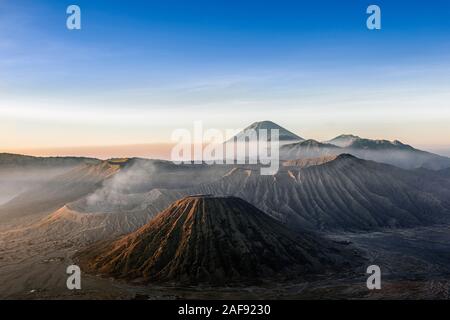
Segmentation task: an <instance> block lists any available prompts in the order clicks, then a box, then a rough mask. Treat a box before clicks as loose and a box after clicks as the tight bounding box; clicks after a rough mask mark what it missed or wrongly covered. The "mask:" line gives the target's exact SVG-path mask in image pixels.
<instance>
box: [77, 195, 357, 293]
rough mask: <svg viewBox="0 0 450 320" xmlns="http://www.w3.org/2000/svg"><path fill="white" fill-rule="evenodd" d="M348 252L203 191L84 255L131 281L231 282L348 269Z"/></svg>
mask: <svg viewBox="0 0 450 320" xmlns="http://www.w3.org/2000/svg"><path fill="white" fill-rule="evenodd" d="M343 256H344V257H345V253H344V254H343V252H342V251H340V250H337V249H336V248H335V247H334V244H331V243H330V242H328V241H326V240H324V239H321V238H318V237H317V236H314V235H312V234H309V233H307V232H302V233H298V232H295V231H292V230H290V229H288V228H287V227H286V226H284V225H283V224H281V223H280V222H278V221H276V220H275V219H273V218H271V217H269V216H268V215H267V214H265V213H264V212H262V211H260V210H259V209H257V208H256V207H254V206H253V205H251V204H250V203H248V202H246V201H244V200H242V199H241V198H238V197H232V196H212V195H203V194H202V195H192V196H188V197H185V198H183V199H181V200H178V201H176V202H174V203H173V204H172V205H171V206H169V207H168V208H167V209H166V210H164V211H162V212H161V213H160V214H159V215H158V216H156V217H155V218H154V219H153V220H151V221H150V222H149V223H148V224H147V225H145V226H144V227H142V228H141V229H139V230H137V231H135V232H133V233H131V234H129V235H127V236H124V237H122V238H120V239H118V240H117V241H114V242H113V243H110V242H109V243H103V244H97V245H94V246H92V247H90V248H88V249H86V250H85V251H84V252H82V253H81V254H80V255H79V256H78V259H79V260H80V261H79V263H80V265H81V266H82V268H83V269H84V270H85V271H87V272H93V273H100V274H104V275H107V276H112V277H116V278H123V279H126V280H137V279H140V280H142V281H143V282H145V283H152V282H155V283H159V282H166V283H189V284H201V283H208V284H215V285H217V284H219V285H220V284H227V285H229V284H233V283H236V284H238V283H241V282H242V281H244V282H246V281H248V282H254V281H258V280H262V279H275V278H279V277H282V278H286V277H289V276H294V275H296V276H301V275H304V274H308V273H317V272H324V271H327V270H331V269H336V268H339V269H341V268H342V266H343V262H344V261H345V260H346V259H345V258H344V259H343V258H342V257H343ZM347 261H348V260H347Z"/></svg>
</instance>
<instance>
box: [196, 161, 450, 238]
mask: <svg viewBox="0 0 450 320" xmlns="http://www.w3.org/2000/svg"><path fill="white" fill-rule="evenodd" d="M188 192H190V193H211V194H217V195H221V194H229V195H234V196H238V197H241V198H243V199H245V200H246V201H248V202H250V203H252V204H253V205H255V206H257V207H258V208H259V209H261V210H263V211H265V212H266V213H268V214H270V215H271V216H273V217H275V218H277V219H278V220H281V221H284V222H286V223H287V224H288V225H290V226H296V225H297V226H305V227H310V228H313V229H315V230H345V231H357V230H376V229H379V228H386V227H387V228H398V227H415V226H423V225H429V224H433V223H439V222H445V221H449V215H450V183H449V180H448V179H438V178H437V177H436V176H435V175H433V174H429V173H428V172H420V171H409V170H403V169H400V168H397V167H394V166H390V165H384V164H379V163H376V162H372V161H365V160H361V159H358V158H355V157H353V156H351V155H340V156H339V157H337V158H336V159H335V160H333V161H330V162H327V163H325V164H322V165H317V166H310V167H307V168H298V167H295V166H293V167H281V168H280V171H279V172H278V173H277V174H276V175H275V176H261V175H260V174H259V170H258V169H257V168H250V167H248V168H235V169H233V170H232V171H231V172H230V173H229V174H228V175H226V176H225V177H223V178H222V179H221V180H219V181H217V182H214V183H210V184H204V185H201V186H200V187H198V188H195V189H191V190H189V191H188Z"/></svg>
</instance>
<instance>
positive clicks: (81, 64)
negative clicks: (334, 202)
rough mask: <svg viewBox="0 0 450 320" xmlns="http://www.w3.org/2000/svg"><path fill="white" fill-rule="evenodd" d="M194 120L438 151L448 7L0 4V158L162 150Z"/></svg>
mask: <svg viewBox="0 0 450 320" xmlns="http://www.w3.org/2000/svg"><path fill="white" fill-rule="evenodd" d="M70 4H77V5H79V6H80V7H81V11H82V30H79V31H69V30H67V29H66V19H67V14H66V8H67V7H68V6H69V5H70ZM370 4H377V5H379V6H380V7H381V12H382V30H379V31H370V30H368V29H367V28H366V19H367V14H366V8H367V7H368V5H370ZM196 120H202V121H203V123H204V127H205V128H218V129H224V130H225V129H239V128H243V127H245V126H247V125H249V124H250V123H252V122H254V121H259V120H272V121H274V122H277V123H279V124H280V125H282V126H284V127H286V128H287V129H289V130H291V131H293V132H295V133H297V134H299V135H300V136H302V137H305V138H314V139H317V140H327V139H330V138H332V137H334V136H336V135H338V134H342V133H353V134H357V135H360V136H363V137H367V138H380V139H388V140H394V139H399V140H401V141H403V142H405V143H409V144H412V145H415V146H419V147H423V148H425V149H428V150H435V149H437V148H441V149H442V150H446V148H448V150H450V2H449V1H444V0H442V1H433V2H429V1H428V2H427V1H424V0H419V1H417V0H414V1H412V0H411V1H404V0H396V1H361V0H348V1H323V0H318V1H270V0H269V1H262V0H259V1H253V0H242V1H230V0H228V1H219V0H201V1H193V0H192V1H190V0H164V1H163V0H160V1H114V0H96V1H92V0H73V1H64V0H16V1H9V0H0V152H2V151H10V152H11V151H16V150H18V151H21V152H24V153H29V154H34V153H36V154H38V153H39V151H38V150H44V149H45V150H47V151H48V152H47V153H48V154H52V153H58V152H62V151H61V150H65V151H64V152H63V153H65V154H66V153H70V152H75V151H70V150H77V151H76V152H77V153H79V154H83V147H86V148H87V147H89V148H91V149H90V150H91V151H92V148H94V149H95V146H120V145H139V144H146V143H166V142H168V141H170V136H171V133H172V131H173V130H174V129H177V128H187V129H191V128H192V127H193V122H194V121H196ZM75 147H76V148H75ZM58 148H60V149H58ZM116 149H117V148H116ZM49 150H50V151H49ZM51 150H60V151H51ZM106 153H107V152H106ZM443 153H445V151H443ZM449 154H450V151H449ZM111 155H112V156H113V155H114V154H111Z"/></svg>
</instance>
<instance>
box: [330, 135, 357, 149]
mask: <svg viewBox="0 0 450 320" xmlns="http://www.w3.org/2000/svg"><path fill="white" fill-rule="evenodd" d="M359 139H361V138H360V137H358V136H355V135H353V134H341V135H339V136H337V137H335V138H333V139H331V140H328V141H324V142H323V143H327V144H332V145H335V146H338V147H341V148H345V147H348V146H349V145H351V144H352V143H353V142H355V141H357V140H359Z"/></svg>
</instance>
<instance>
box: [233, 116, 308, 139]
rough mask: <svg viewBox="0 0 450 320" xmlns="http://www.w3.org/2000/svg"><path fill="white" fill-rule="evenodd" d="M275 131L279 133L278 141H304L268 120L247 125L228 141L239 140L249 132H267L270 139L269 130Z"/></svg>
mask: <svg viewBox="0 0 450 320" xmlns="http://www.w3.org/2000/svg"><path fill="white" fill-rule="evenodd" d="M274 129H277V130H278V133H279V139H280V141H304V140H305V139H303V138H302V137H300V136H298V135H296V134H295V133H293V132H291V131H289V130H287V129H285V128H283V127H282V126H280V125H278V124H276V123H275V122H273V121H270V120H264V121H257V122H254V123H252V124H251V125H249V126H248V127H246V128H244V129H243V130H242V131H240V132H239V133H238V134H237V135H235V136H234V137H232V138H231V139H229V140H228V141H232V140H233V139H234V138H239V137H242V136H245V135H246V134H248V132H249V131H250V130H256V131H258V130H267V131H268V135H269V137H270V130H274Z"/></svg>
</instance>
